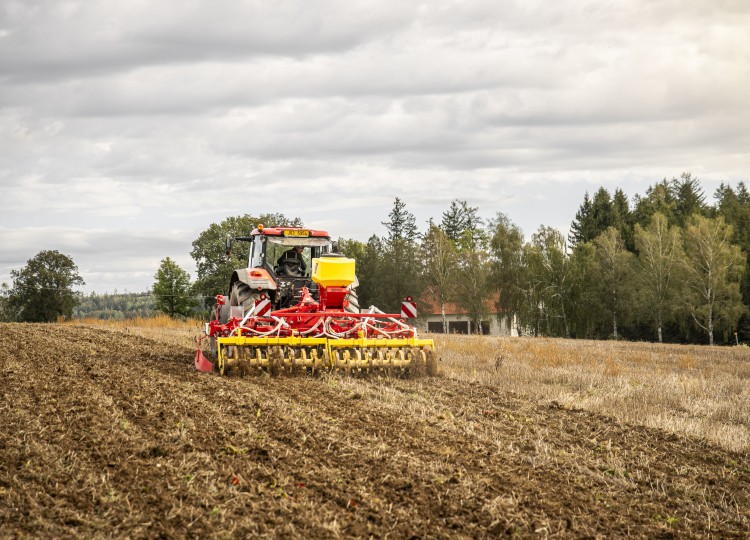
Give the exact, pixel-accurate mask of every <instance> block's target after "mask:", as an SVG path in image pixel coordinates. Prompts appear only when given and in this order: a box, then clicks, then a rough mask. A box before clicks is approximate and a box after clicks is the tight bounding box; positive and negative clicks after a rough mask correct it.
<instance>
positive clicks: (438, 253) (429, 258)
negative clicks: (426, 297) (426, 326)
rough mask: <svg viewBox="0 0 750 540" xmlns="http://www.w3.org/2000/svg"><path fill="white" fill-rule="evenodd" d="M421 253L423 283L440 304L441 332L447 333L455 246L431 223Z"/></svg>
mask: <svg viewBox="0 0 750 540" xmlns="http://www.w3.org/2000/svg"><path fill="white" fill-rule="evenodd" d="M422 253H423V256H422V260H423V263H424V278H425V285H426V286H427V291H428V292H429V293H430V296H432V298H434V299H435V300H436V301H437V302H438V304H439V305H440V315H441V317H442V321H443V333H444V334H447V333H448V321H447V319H446V318H445V304H446V303H448V302H449V301H450V300H451V299H452V298H453V296H454V295H453V287H454V285H455V282H456V271H457V264H458V253H457V252H456V246H455V244H454V243H453V241H451V239H450V238H448V235H447V234H446V233H445V232H444V231H443V229H441V228H440V227H438V226H437V225H435V224H432V223H431V224H430V228H429V229H428V231H427V233H426V234H425V235H424V238H423V240H422Z"/></svg>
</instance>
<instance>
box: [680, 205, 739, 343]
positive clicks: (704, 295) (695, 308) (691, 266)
mask: <svg viewBox="0 0 750 540" xmlns="http://www.w3.org/2000/svg"><path fill="white" fill-rule="evenodd" d="M732 234H733V230H732V227H731V225H727V224H726V223H725V222H724V218H723V217H718V218H715V219H710V218H706V217H703V216H701V215H698V214H694V215H693V216H692V217H691V218H690V221H689V223H688V225H687V227H686V229H685V258H684V259H683V260H684V263H683V267H684V269H685V272H686V280H685V291H684V305H685V308H686V309H687V311H688V312H689V313H690V315H691V316H692V319H693V321H694V322H695V324H696V325H697V326H698V327H699V328H701V329H702V330H703V331H705V332H706V334H707V335H708V342H709V344H710V345H713V344H714V331H715V330H717V329H721V328H734V327H735V326H736V325H737V321H738V320H739V318H740V316H741V315H742V314H743V313H744V312H745V309H746V308H745V306H744V305H743V304H742V296H741V295H740V285H739V284H740V280H741V278H742V275H743V273H744V272H745V264H746V263H745V257H744V255H743V253H742V251H741V250H740V248H739V247H738V246H736V245H733V244H731V238H732Z"/></svg>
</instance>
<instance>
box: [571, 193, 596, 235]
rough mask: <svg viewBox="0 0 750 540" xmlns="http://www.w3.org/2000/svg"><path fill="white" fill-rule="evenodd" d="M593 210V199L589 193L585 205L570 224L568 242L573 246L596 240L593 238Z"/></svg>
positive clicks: (584, 197)
mask: <svg viewBox="0 0 750 540" xmlns="http://www.w3.org/2000/svg"><path fill="white" fill-rule="evenodd" d="M591 208H592V204H591V199H590V198H589V192H588V191H587V192H586V194H585V195H584V196H583V203H582V204H581V206H580V207H579V208H578V212H576V217H575V219H574V220H573V222H572V223H571V224H570V234H569V235H568V242H569V243H570V245H571V246H575V245H577V244H579V243H582V242H588V241H589V240H593V239H594V236H592V232H593V231H592V223H591Z"/></svg>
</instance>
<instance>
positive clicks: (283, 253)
mask: <svg viewBox="0 0 750 540" xmlns="http://www.w3.org/2000/svg"><path fill="white" fill-rule="evenodd" d="M234 240H241V241H246V242H250V255H249V261H248V267H247V268H246V269H239V270H235V271H234V273H233V275H232V279H231V282H230V285H229V291H230V305H242V306H244V307H245V308H247V307H249V305H250V304H251V303H252V302H254V301H255V299H257V297H258V296H259V295H265V296H266V297H267V298H270V299H271V302H272V304H273V305H274V307H276V308H284V307H288V306H291V305H294V304H295V303H296V302H298V301H299V298H300V295H301V291H302V288H303V287H307V289H308V290H309V291H310V293H311V294H312V296H313V297H314V298H317V291H318V287H317V285H316V284H315V283H314V282H313V281H312V279H311V272H312V260H313V259H314V258H317V257H320V256H322V255H324V254H325V253H329V252H330V251H331V238H330V236H329V235H328V233H327V232H326V231H319V230H314V229H304V228H300V227H263V225H258V227H257V228H256V229H254V230H253V231H252V232H251V233H250V236H248V237H238V238H235V239H234ZM232 242H233V240H232V239H230V240H228V241H227V252H229V251H230V250H231V247H232Z"/></svg>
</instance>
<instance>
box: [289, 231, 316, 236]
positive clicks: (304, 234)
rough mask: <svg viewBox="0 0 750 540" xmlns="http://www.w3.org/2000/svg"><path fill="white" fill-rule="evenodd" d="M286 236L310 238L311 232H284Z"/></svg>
mask: <svg viewBox="0 0 750 540" xmlns="http://www.w3.org/2000/svg"><path fill="white" fill-rule="evenodd" d="M284 236H310V231H284Z"/></svg>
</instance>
